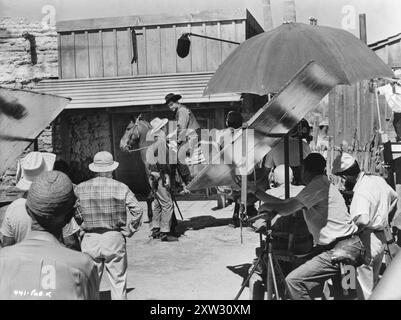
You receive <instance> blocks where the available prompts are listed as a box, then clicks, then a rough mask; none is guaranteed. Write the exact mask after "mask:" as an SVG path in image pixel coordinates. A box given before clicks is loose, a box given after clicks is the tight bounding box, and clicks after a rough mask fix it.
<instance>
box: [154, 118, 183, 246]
mask: <svg viewBox="0 0 401 320" xmlns="http://www.w3.org/2000/svg"><path fill="white" fill-rule="evenodd" d="M167 122H168V120H167V119H160V118H157V117H156V118H155V119H153V120H152V121H151V122H150V125H151V126H152V130H151V131H150V134H151V135H152V136H153V138H154V139H155V140H156V143H155V144H154V146H157V149H156V150H154V149H151V151H152V152H155V151H156V153H157V154H155V156H156V157H157V161H155V163H153V164H150V166H149V171H150V175H149V180H150V185H151V188H152V193H153V196H154V198H155V199H154V200H153V219H152V230H151V231H152V234H151V235H152V237H153V238H154V239H160V240H161V241H168V242H171V241H177V240H178V238H177V237H175V236H174V235H173V234H172V232H171V230H172V228H174V225H173V224H174V223H175V222H176V220H175V216H174V204H173V199H172V196H171V193H170V190H171V186H172V184H171V183H172V182H171V180H173V181H174V179H175V169H176V166H175V165H174V164H168V163H167V162H168V161H167V158H164V159H163V158H159V157H158V156H159V153H158V152H159V151H160V149H161V148H166V149H165V150H166V151H167V147H166V146H167V143H166V132H165V130H166V124H167ZM166 153H167V152H166Z"/></svg>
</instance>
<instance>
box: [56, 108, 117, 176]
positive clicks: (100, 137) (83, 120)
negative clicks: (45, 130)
mask: <svg viewBox="0 0 401 320" xmlns="http://www.w3.org/2000/svg"><path fill="white" fill-rule="evenodd" d="M53 132H54V134H53V144H54V146H55V148H57V150H55V152H56V153H57V154H58V155H59V157H60V158H62V159H63V160H65V161H66V162H67V163H69V164H70V177H71V180H72V181H73V182H74V183H79V182H81V181H84V180H87V179H88V178H90V177H91V176H92V173H91V172H90V171H89V169H88V165H89V164H90V163H91V162H92V161H93V156H94V155H95V154H96V153H97V152H99V151H109V152H110V153H112V154H113V146H112V144H111V141H112V138H111V132H110V122H109V114H108V113H106V111H102V110H86V111H81V110H70V111H68V112H65V113H63V114H62V116H61V120H60V126H59V130H58V132H57V133H56V132H55V130H53Z"/></svg>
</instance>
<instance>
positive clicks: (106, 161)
mask: <svg viewBox="0 0 401 320" xmlns="http://www.w3.org/2000/svg"><path fill="white" fill-rule="evenodd" d="M118 165H119V163H118V162H117V161H114V160H113V156H112V155H111V153H110V152H107V151H100V152H98V153H96V154H95V156H94V157H93V162H92V163H91V164H90V165H89V170H90V171H92V172H110V171H114V170H116V169H117V167H118Z"/></svg>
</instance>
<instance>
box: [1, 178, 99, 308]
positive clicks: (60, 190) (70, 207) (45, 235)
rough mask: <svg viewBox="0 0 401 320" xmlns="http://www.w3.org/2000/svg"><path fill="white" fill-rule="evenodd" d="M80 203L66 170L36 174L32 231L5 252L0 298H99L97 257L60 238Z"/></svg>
mask: <svg viewBox="0 0 401 320" xmlns="http://www.w3.org/2000/svg"><path fill="white" fill-rule="evenodd" d="M75 201H76V197H75V195H74V189H73V186H72V183H71V180H70V179H69V178H68V177H67V176H66V175H65V174H64V173H62V172H59V171H50V172H44V173H42V174H40V175H39V176H38V177H36V178H35V180H34V181H33V183H32V185H31V188H30V189H29V193H28V196H27V200H26V210H27V212H28V214H29V216H30V217H31V219H32V226H31V229H32V230H31V232H30V234H29V235H28V237H27V238H25V239H24V240H23V241H21V242H20V243H18V244H16V245H14V246H10V247H7V248H4V249H2V250H0V261H1V263H0V272H1V275H2V276H1V277H0V299H28V300H31V299H43V300H48V299H56V300H65V299H99V277H98V274H97V269H96V266H95V264H94V263H93V262H92V259H91V258H90V257H89V256H88V255H86V254H83V253H81V252H77V251H74V250H71V249H68V248H66V247H64V246H63V245H62V244H61V243H60V242H59V241H58V239H59V237H60V236H61V233H62V228H63V227H64V226H65V224H66V223H67V221H69V220H71V217H72V215H73V211H74V204H75Z"/></svg>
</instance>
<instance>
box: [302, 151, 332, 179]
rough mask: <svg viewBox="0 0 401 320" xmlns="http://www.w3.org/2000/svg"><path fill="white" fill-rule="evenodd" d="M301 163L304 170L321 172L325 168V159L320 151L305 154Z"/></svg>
mask: <svg viewBox="0 0 401 320" xmlns="http://www.w3.org/2000/svg"><path fill="white" fill-rule="evenodd" d="M303 165H304V168H305V171H309V172H313V173H316V174H323V173H324V170H325V169H326V160H325V159H324V157H323V156H322V155H321V154H320V153H317V152H312V153H310V154H308V155H307V156H306V158H305V159H304V161H303Z"/></svg>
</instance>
